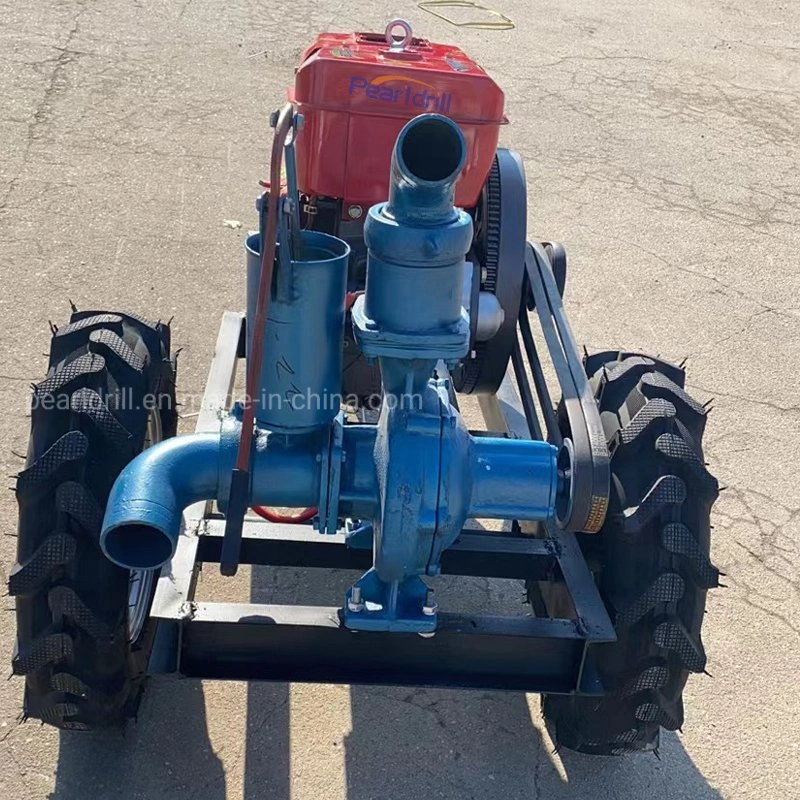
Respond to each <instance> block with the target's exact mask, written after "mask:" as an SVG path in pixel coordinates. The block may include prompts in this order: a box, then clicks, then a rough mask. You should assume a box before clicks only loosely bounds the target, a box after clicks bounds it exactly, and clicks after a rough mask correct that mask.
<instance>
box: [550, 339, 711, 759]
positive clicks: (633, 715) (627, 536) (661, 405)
mask: <svg viewBox="0 0 800 800" xmlns="http://www.w3.org/2000/svg"><path fill="white" fill-rule="evenodd" d="M585 367H586V371H587V374H588V375H589V377H590V378H591V382H592V385H593V386H594V388H595V391H596V397H597V399H598V403H599V407H600V412H601V417H602V421H603V428H604V430H605V434H606V441H607V443H608V447H609V452H610V454H611V493H610V503H609V511H608V515H607V517H606V520H605V523H604V525H603V527H602V529H601V531H600V532H599V533H598V534H595V535H584V536H581V537H579V538H580V540H581V546H582V549H583V550H584V555H585V556H586V557H587V560H588V561H589V563H590V564H594V565H596V567H597V569H598V576H597V577H598V581H599V585H600V589H601V594H602V596H603V599H604V601H605V603H606V606H607V608H608V610H609V613H610V615H611V619H612V621H613V622H614V627H615V630H616V633H617V641H616V642H613V643H609V644H601V645H596V646H594V647H592V649H591V651H590V652H591V655H592V657H593V660H594V665H595V667H596V669H597V671H598V673H599V677H600V680H601V682H602V684H603V686H604V689H605V692H606V694H605V695H604V696H603V697H601V698H593V697H586V696H558V695H545V696H543V698H542V710H543V714H544V717H545V720H546V722H547V724H548V727H549V729H550V732H551V735H552V736H553V738H554V741H555V742H556V745H557V746H559V747H566V748H568V749H570V750H577V751H579V752H582V753H590V754H595V755H622V754H624V753H629V752H636V751H651V750H655V749H657V747H658V744H659V733H660V728H661V727H664V728H666V729H668V730H676V729H678V728H680V727H681V726H682V725H683V702H682V693H683V688H684V686H685V684H686V680H687V677H688V675H689V673H690V672H703V671H704V670H705V666H706V656H705V652H704V650H703V644H702V641H701V639H700V629H701V626H702V623H703V615H704V613H705V603H706V591H707V590H708V589H710V588H712V587H715V586H717V585H718V578H719V572H718V571H717V569H716V568H715V567H714V566H713V565H712V564H711V562H710V560H709V545H710V524H709V516H710V511H711V506H712V505H713V503H714V501H715V500H716V498H717V495H718V491H719V490H718V484H717V481H716V479H715V478H713V477H712V476H711V474H710V473H709V472H708V470H707V469H706V466H705V463H704V460H703V449H702V438H703V432H704V428H705V424H706V410H705V408H704V407H703V406H701V405H700V404H699V403H697V402H696V401H695V400H693V399H692V398H691V397H690V396H689V395H688V394H687V393H686V392H685V390H684V383H685V377H684V372H683V370H682V369H681V368H679V367H676V366H673V365H672V364H668V363H666V362H663V361H660V360H658V359H655V358H650V357H646V356H639V355H636V354H630V353H613V352H606V353H600V354H598V355H595V356H591V357H589V358H587V359H586V360H585Z"/></svg>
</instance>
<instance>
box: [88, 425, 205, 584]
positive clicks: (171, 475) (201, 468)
mask: <svg viewBox="0 0 800 800" xmlns="http://www.w3.org/2000/svg"><path fill="white" fill-rule="evenodd" d="M219 461H220V435H219V434H213V433H196V434H193V435H190V436H179V437H177V438H175V439H168V440H167V441H165V442H161V443H159V444H157V445H155V446H154V447H150V448H148V449H147V450H145V451H144V452H143V453H142V454H141V455H139V456H137V457H136V458H135V459H134V460H133V461H131V463H130V464H128V465H127V466H126V467H125V469H124V470H122V472H121V473H120V475H119V477H118V478H117V480H116V482H115V483H114V486H113V487H112V489H111V494H110V495H109V498H108V505H107V506H106V515H105V518H104V519H103V528H102V532H101V534H100V546H101V547H102V549H103V552H104V553H105V554H106V556H107V557H108V558H109V559H111V561H113V562H114V563H115V564H119V566H121V567H125V568H127V569H155V568H156V567H160V566H161V565H162V564H164V563H166V562H167V561H169V559H170V558H172V554H173V553H174V552H175V547H176V545H177V541H178V535H179V533H180V527H181V515H182V514H183V510H184V509H185V508H186V507H187V506H188V505H191V504H192V503H196V502H198V501H200V500H207V499H209V498H211V497H216V495H217V486H218V484H219Z"/></svg>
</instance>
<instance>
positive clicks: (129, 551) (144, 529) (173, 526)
mask: <svg viewBox="0 0 800 800" xmlns="http://www.w3.org/2000/svg"><path fill="white" fill-rule="evenodd" d="M238 417H239V414H238V413H237V412H234V413H233V414H231V415H229V416H228V417H226V418H225V419H224V420H223V423H222V429H221V431H220V433H219V434H213V433H195V434H191V435H188V436H179V437H176V438H174V439H167V440H166V441H164V442H160V443H159V444H157V445H155V446H154V447H151V448H148V449H147V450H145V451H144V452H143V453H141V454H140V455H139V456H137V457H136V458H135V459H134V460H133V461H132V462H131V463H130V464H128V465H127V466H126V467H125V469H124V470H123V471H122V472H121V473H120V475H119V477H118V478H117V480H116V482H115V483H114V486H113V488H112V490H111V494H110V496H109V499H108V505H107V507H106V514H105V518H104V520H103V526H102V532H101V535H100V545H101V547H102V549H103V552H104V553H105V554H106V556H108V558H110V559H111V560H112V561H113V562H114V563H116V564H119V565H120V566H123V567H127V568H128V569H156V568H157V567H160V566H161V565H163V564H164V563H166V562H167V561H168V560H169V559H170V558H171V557H172V554H173V553H174V552H175V547H176V545H177V542H178V535H179V533H180V526H181V514H182V512H183V510H184V509H185V508H186V507H187V506H188V505H190V504H191V503H195V502H198V501H201V500H209V499H214V498H216V499H217V500H218V501H219V502H220V504H223V505H224V501H225V499H226V498H227V497H228V494H229V489H230V480H231V473H232V470H233V465H234V463H235V461H236V450H237V446H238V441H239V431H240V430H241V422H240V419H239V418H238ZM328 446H329V445H328V431H327V429H323V430H322V431H320V432H313V433H311V434H307V435H292V436H286V435H283V434H277V433H268V432H267V431H263V430H259V431H257V432H256V436H255V441H254V448H253V462H252V463H253V469H252V470H251V472H250V481H251V487H250V503H249V504H250V505H273V506H291V507H304V506H312V505H314V504H316V503H317V501H318V499H319V487H320V484H321V469H320V460H318V456H319V454H320V452H321V451H322V450H323V449H325V448H327V447H328ZM326 481H327V475H326ZM223 510H224V509H223Z"/></svg>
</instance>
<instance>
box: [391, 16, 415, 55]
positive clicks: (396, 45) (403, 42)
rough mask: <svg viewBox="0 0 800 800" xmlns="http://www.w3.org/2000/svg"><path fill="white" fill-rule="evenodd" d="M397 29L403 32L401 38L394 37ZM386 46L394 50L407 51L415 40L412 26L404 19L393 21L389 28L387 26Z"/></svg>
mask: <svg viewBox="0 0 800 800" xmlns="http://www.w3.org/2000/svg"><path fill="white" fill-rule="evenodd" d="M395 28H401V29H402V31H403V35H402V36H401V37H400V38H396V37H395V35H394V30H395ZM385 35H386V44H388V45H389V47H390V48H391V49H392V50H405V49H406V47H408V46H409V45H410V44H411V40H412V38H413V36H412V33H411V24H410V23H408V22H406V20H404V19H393V20H392V21H391V22H390V23H389V24H388V25H387V26H386V32H385Z"/></svg>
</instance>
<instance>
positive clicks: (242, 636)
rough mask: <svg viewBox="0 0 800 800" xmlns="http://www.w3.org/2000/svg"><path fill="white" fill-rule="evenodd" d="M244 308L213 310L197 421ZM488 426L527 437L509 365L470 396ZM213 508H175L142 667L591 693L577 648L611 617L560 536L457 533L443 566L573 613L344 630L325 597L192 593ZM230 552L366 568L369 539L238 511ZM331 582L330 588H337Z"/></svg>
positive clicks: (248, 558) (210, 537)
mask: <svg viewBox="0 0 800 800" xmlns="http://www.w3.org/2000/svg"><path fill="white" fill-rule="evenodd" d="M242 328H243V317H242V315H241V314H236V313H232V312H226V313H225V315H224V316H223V319H222V325H221V327H220V331H219V335H218V338H217V346H216V350H215V353H214V357H213V359H212V363H211V367H210V371H209V377H208V381H207V384H206V390H205V396H206V398H211V399H215V400H216V401H217V405H216V406H211V405H208V404H207V403H205V402H204V404H203V410H202V411H201V414H200V417H199V419H198V423H197V430H199V431H204V430H214V429H215V428H216V427H217V426H218V425H219V414H220V412H223V411H225V410H226V409H227V408H228V407H229V406H230V403H231V394H232V391H233V382H234V377H235V371H236V361H237V359H238V358H240V357H242V355H243V354H242V349H241V346H240V342H241V341H242V337H241V334H242ZM480 405H481V410H482V412H483V416H484V419H485V421H486V424H487V427H488V429H490V430H492V431H495V432H500V431H502V432H503V433H505V434H506V435H509V436H516V437H526V438H527V437H530V436H531V435H532V433H533V435H536V434H537V433H538V431H536V430H535V429H534V430H531V427H532V426H530V425H529V424H528V422H527V421H526V410H527V409H526V408H525V407H524V406H523V404H522V403H521V402H520V400H519V397H518V395H517V390H516V388H515V387H514V385H513V383H512V381H511V379H510V377H509V375H507V376H506V379H505V380H504V382H503V385H502V386H501V389H500V391H499V392H498V393H497V395H493V396H491V397H489V396H486V397H481V398H480ZM223 532H224V519H223V518H222V517H221V516H220V515H219V514H217V513H215V512H214V509H213V506H212V504H211V503H198V504H196V505H194V506H192V507H190V508H189V509H187V511H186V512H185V514H184V529H183V531H182V534H181V536H180V539H179V542H178V548H177V551H176V553H175V556H174V558H173V559H172V561H171V562H170V563H169V564H167V565H166V566H165V567H164V568H163V569H162V573H161V576H160V577H159V580H158V582H157V585H156V591H155V597H154V600H153V605H152V609H151V614H150V621H151V623H154V624H155V625H156V630H155V634H154V636H155V638H154V646H153V651H152V655H151V658H150V662H149V671H150V672H151V673H175V672H177V673H181V674H183V675H186V676H190V677H196V678H211V679H235V680H277V681H298V682H314V683H350V684H383V685H424V686H454V687H472V688H485V689H514V690H524V691H536V692H552V693H569V692H575V691H580V692H582V693H590V694H594V693H600V692H602V687H601V685H600V683H599V681H598V679H597V676H596V673H595V671H594V669H593V667H592V661H591V649H590V645H591V644H592V643H596V642H604V641H612V640H614V638H615V635H614V631H613V627H612V625H611V622H610V620H609V618H608V614H607V612H606V609H605V606H604V604H603V601H602V599H601V598H600V596H599V593H598V590H597V587H596V585H595V582H594V579H593V576H592V573H591V572H590V570H589V568H588V566H587V564H586V562H585V560H584V558H583V556H582V554H581V552H580V549H579V548H578V544H577V541H576V539H575V536H574V535H573V534H572V533H569V532H566V531H558V530H543V529H542V530H540V531H539V535H538V536H531V535H526V534H524V533H522V532H521V531H520V528H519V526H518V525H517V524H516V523H515V524H514V525H513V527H512V532H510V533H491V532H488V531H477V530H464V531H463V532H462V534H461V536H460V537H459V539H458V540H457V541H456V543H455V545H454V546H453V547H451V548H450V549H449V550H447V551H446V552H445V553H444V556H443V559H442V573H443V574H445V575H479V576H484V577H494V578H515V579H521V580H531V581H534V582H549V583H552V582H555V583H558V584H560V585H561V586H563V587H564V589H565V590H566V595H567V596H568V597H569V598H570V600H571V605H572V608H573V610H574V613H573V614H571V615H570V617H569V618H554V617H550V616H541V617H539V616H509V617H502V616H493V615H486V614H455V613H448V612H447V611H446V610H443V611H442V612H440V614H439V624H438V628H437V631H436V633H435V634H434V635H433V636H426V637H423V636H420V635H417V634H403V633H382V632H368V631H358V632H354V631H350V630H348V629H347V628H345V627H344V626H343V624H342V620H341V610H340V609H339V608H336V607H327V606H299V605H256V604H251V603H216V602H205V601H203V600H201V599H199V598H198V597H197V596H196V590H197V578H198V575H199V572H200V569H201V565H202V564H203V563H206V562H209V563H218V562H219V559H220V556H221V546H222V536H223ZM241 563H243V564H255V565H267V566H272V567H303V568H311V569H314V568H319V569H354V570H361V571H363V570H365V569H367V568H368V567H369V566H371V563H372V558H371V552H370V551H369V550H362V549H356V548H351V547H348V545H347V544H346V541H345V536H344V534H336V535H324V534H319V533H317V532H316V531H314V530H313V529H312V528H311V526H310V525H279V524H273V523H269V522H266V521H264V520H261V519H257V518H251V517H247V519H246V521H245V525H244V531H243V538H242V548H241ZM345 588H346V587H345V586H343V587H342V595H344V589H345Z"/></svg>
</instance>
